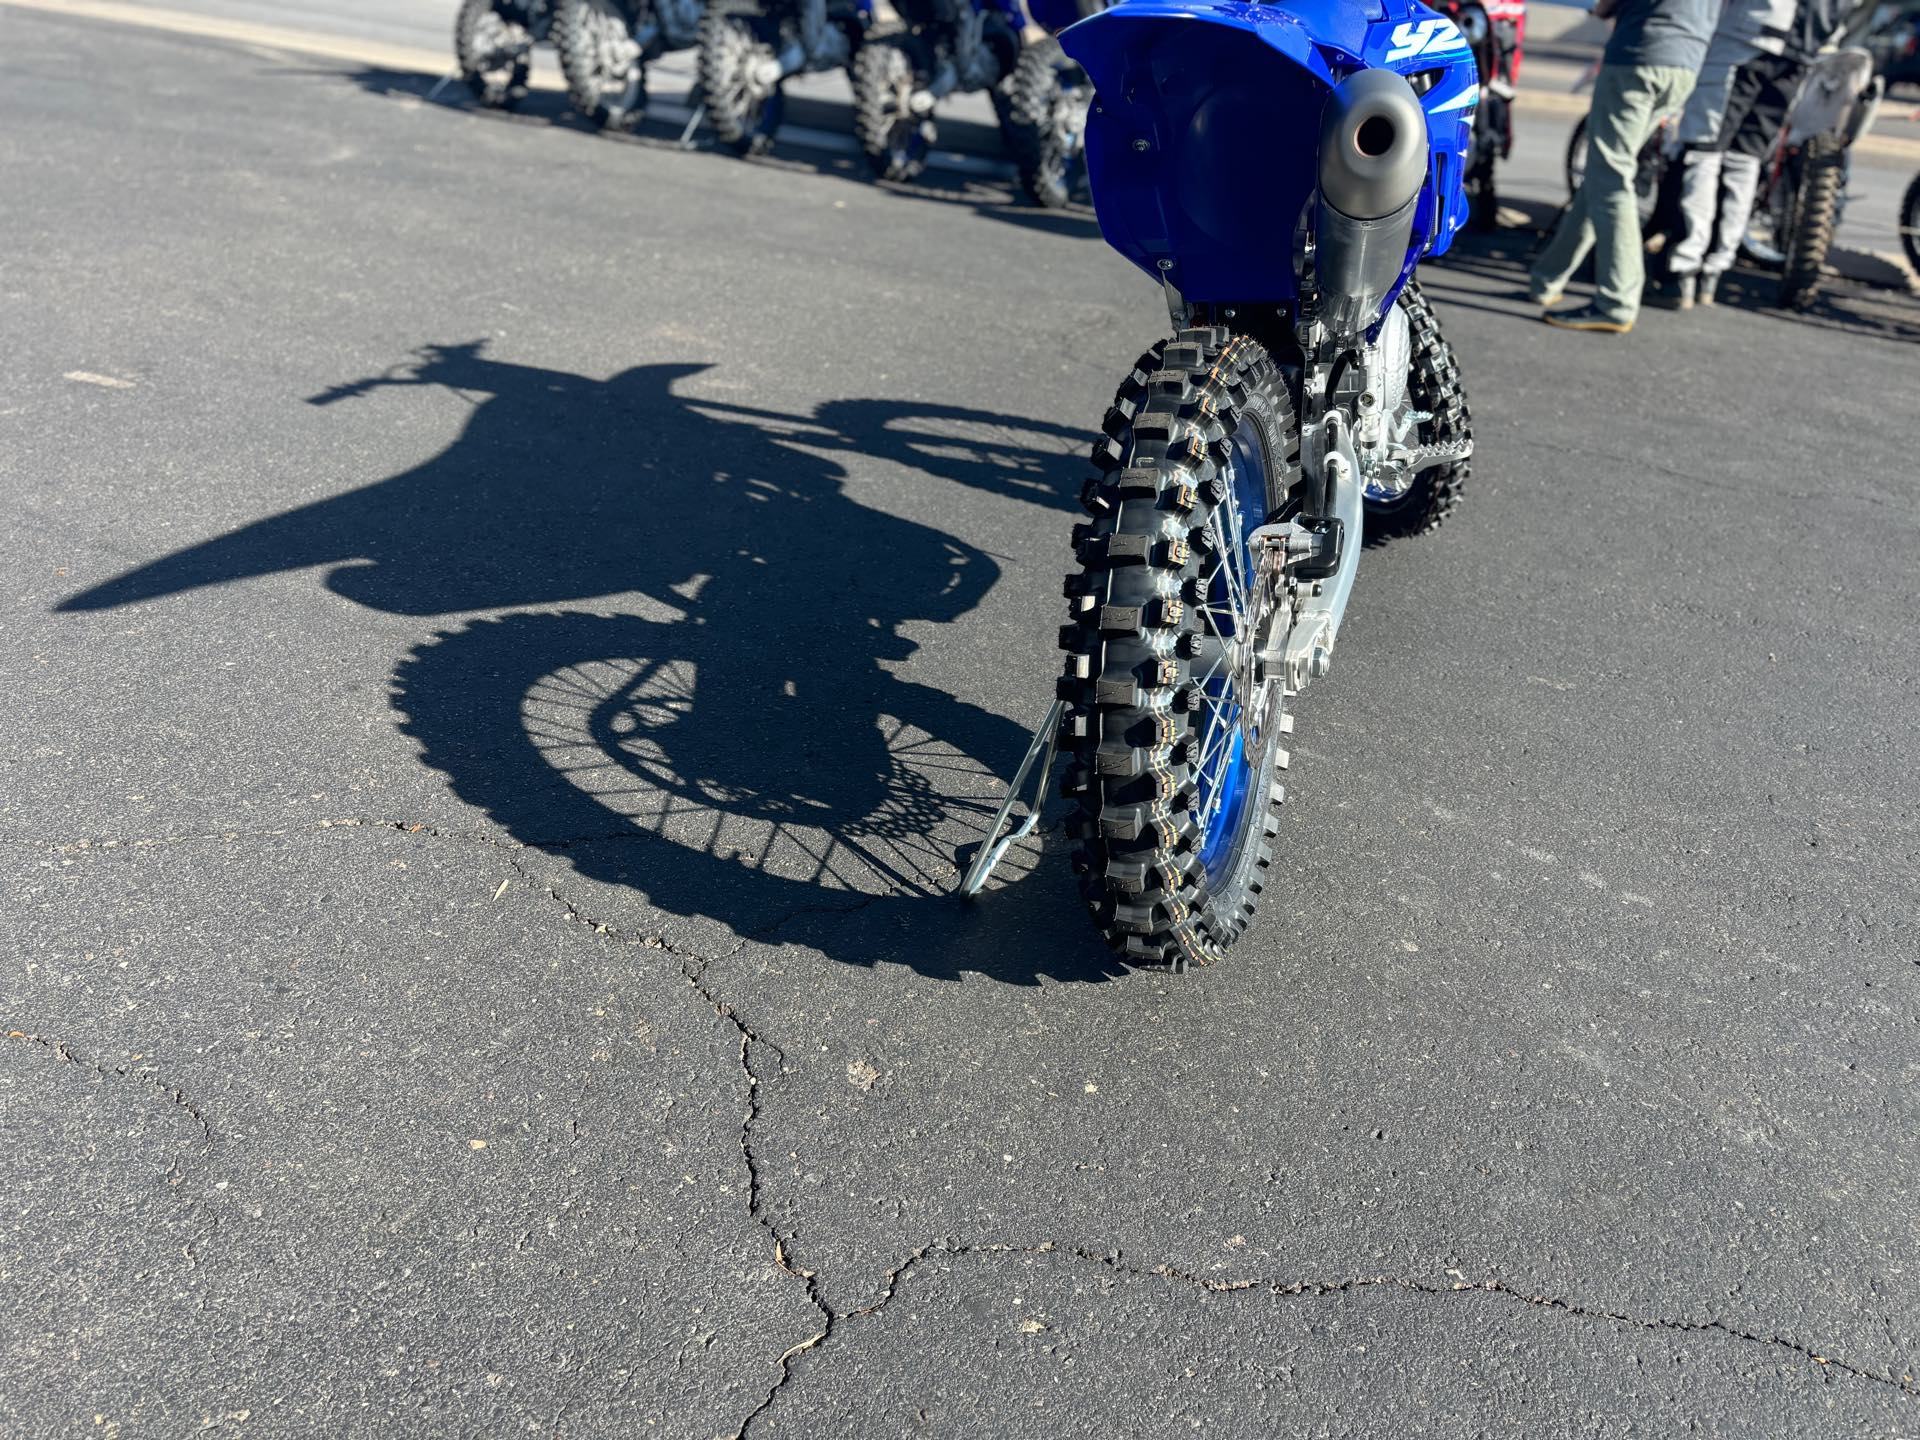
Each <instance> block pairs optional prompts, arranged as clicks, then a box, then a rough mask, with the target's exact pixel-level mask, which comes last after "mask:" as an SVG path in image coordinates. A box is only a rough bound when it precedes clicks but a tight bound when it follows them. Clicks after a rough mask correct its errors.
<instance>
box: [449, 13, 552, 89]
mask: <svg viewBox="0 0 1920 1440" xmlns="http://www.w3.org/2000/svg"><path fill="white" fill-rule="evenodd" d="M499 25H506V26H511V27H513V28H514V29H517V30H519V31H520V32H521V33H522V34H523V35H524V36H525V37H526V44H525V45H524V46H521V47H518V48H517V49H515V50H511V51H502V50H500V49H499V48H498V47H497V46H496V45H495V44H494V43H493V38H492V37H493V35H494V33H495V32H496V30H497V26H499ZM532 54H533V37H532V35H531V33H529V32H527V30H526V28H525V26H523V25H521V23H520V16H519V13H518V12H517V11H515V12H513V13H512V14H506V13H502V9H501V7H500V6H499V4H498V3H497V0H461V4H460V9H459V11H458V12H457V13H456V14H455V15H454V18H453V59H454V64H456V65H457V66H459V68H460V78H461V79H462V80H463V81H465V82H466V86H467V89H468V90H469V91H471V92H472V94H473V98H474V99H475V100H478V101H479V102H480V103H481V104H482V105H486V106H490V107H492V108H495V109H502V108H505V107H507V106H511V105H515V104H517V103H519V101H520V100H521V98H522V97H524V96H525V95H526V93H527V73H528V70H529V69H530V68H531V65H532Z"/></svg>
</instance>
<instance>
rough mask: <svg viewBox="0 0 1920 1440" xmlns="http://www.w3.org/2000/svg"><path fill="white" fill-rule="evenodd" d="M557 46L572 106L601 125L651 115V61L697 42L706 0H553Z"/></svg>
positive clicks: (612, 126)
mask: <svg viewBox="0 0 1920 1440" xmlns="http://www.w3.org/2000/svg"><path fill="white" fill-rule="evenodd" d="M552 10H553V48H554V49H555V50H556V51H557V52H558V53H559V56H560V73H561V74H563V75H565V76H566V78H567V94H568V95H569V96H571V97H572V99H573V104H574V108H575V109H577V110H578V111H579V112H580V113H581V114H582V115H584V116H586V117H587V119H588V120H589V121H590V122H592V123H593V124H594V125H597V126H598V127H600V128H601V129H603V130H615V131H619V130H632V129H635V128H636V127H638V126H639V124H640V122H641V121H642V120H644V119H645V118H646V115H647V66H648V65H649V64H650V63H651V62H653V61H655V60H658V59H659V58H660V57H661V56H662V55H666V54H668V53H670V52H672V51H675V50H685V49H688V48H689V47H691V46H693V45H695V44H697V43H698V40H699V26H700V22H701V16H702V15H703V14H704V13H705V11H706V0H552Z"/></svg>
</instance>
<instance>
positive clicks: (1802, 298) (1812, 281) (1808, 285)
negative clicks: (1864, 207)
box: [1780, 135, 1847, 310]
mask: <svg viewBox="0 0 1920 1440" xmlns="http://www.w3.org/2000/svg"><path fill="white" fill-rule="evenodd" d="M1846 165H1847V148H1846V145H1845V143H1844V142H1842V141H1841V140H1840V138H1839V137H1838V136H1835V135H1816V136H1814V137H1813V138H1812V139H1811V140H1808V141H1807V143H1806V144H1805V145H1803V146H1802V147H1801V149H1800V189H1799V193H1798V194H1797V195H1796V196H1795V197H1794V201H1793V205H1792V207H1791V211H1790V213H1791V215H1792V217H1793V220H1792V229H1791V230H1790V231H1789V233H1788V234H1787V235H1786V236H1785V240H1786V243H1785V244H1784V245H1782V246H1781V247H1780V248H1781V249H1782V250H1783V251H1784V252H1785V253H1786V257H1787V258H1786V261H1785V263H1784V264H1783V265H1782V266H1781V267H1780V304H1781V306H1782V307H1783V308H1785V309H1788V310H1804V309H1806V308H1807V306H1809V305H1811V304H1812V303H1813V297H1814V295H1815V293H1816V292H1818V290H1819V289H1820V272H1821V270H1822V269H1823V268H1824V267H1825V266H1826V263H1827V254H1828V252H1829V251H1831V250H1832V249H1833V232H1834V231H1835V230H1836V229H1837V228H1838V227H1839V224H1840V197H1841V192H1842V191H1843V190H1844V189H1845V188H1846V176H1847V171H1846Z"/></svg>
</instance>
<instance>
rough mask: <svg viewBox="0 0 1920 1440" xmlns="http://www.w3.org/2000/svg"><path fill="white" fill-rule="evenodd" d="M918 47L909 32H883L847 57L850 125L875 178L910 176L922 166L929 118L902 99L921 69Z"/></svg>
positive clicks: (927, 145)
mask: <svg viewBox="0 0 1920 1440" xmlns="http://www.w3.org/2000/svg"><path fill="white" fill-rule="evenodd" d="M924 50H925V47H924V46H923V45H922V43H921V42H920V40H919V39H918V38H916V37H915V36H913V35H883V36H881V37H880V38H879V39H877V40H871V41H869V42H867V43H866V44H865V45H862V46H861V47H860V49H859V51H858V52H857V53H856V54H855V55H854V57H853V66H852V70H851V79H852V82H853V130H854V134H855V135H856V136H857V137H858V139H859V141H860V149H861V150H862V151H863V152H864V153H865V154H866V157H867V164H868V166H869V167H871V168H872V170H873V177H874V179H876V180H911V179H913V177H914V176H916V175H918V174H919V173H920V172H921V171H922V170H924V169H925V168H926V164H927V153H928V151H930V150H931V149H932V148H933V140H934V134H935V132H934V125H933V119H932V117H931V116H916V115H915V114H914V113H913V112H912V111H911V110H910V109H909V108H908V104H907V100H908V97H909V96H910V95H912V94H913V91H914V89H915V87H916V86H917V85H918V84H919V80H918V76H919V75H920V74H921V73H922V72H923V71H924V70H925V57H924Z"/></svg>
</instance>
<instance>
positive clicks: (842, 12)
mask: <svg viewBox="0 0 1920 1440" xmlns="http://www.w3.org/2000/svg"><path fill="white" fill-rule="evenodd" d="M893 8H894V10H895V11H896V12H897V13H898V14H899V16H900V18H901V20H902V21H903V22H904V28H899V29H892V30H882V29H881V28H880V27H878V26H876V25H875V22H874V12H873V0H463V3H462V4H461V6H460V11H459V16H458V19H457V20H456V22H455V27H454V54H455V58H456V60H457V61H458V63H459V67H460V74H461V77H462V78H463V79H464V80H465V82H466V84H467V86H468V87H469V88H470V89H471V90H472V91H473V94H474V96H475V97H476V98H477V99H479V100H480V101H481V102H482V103H483V104H487V105H497V106H505V105H512V104H513V103H515V101H517V100H518V99H519V98H520V97H521V96H522V95H524V94H525V92H526V85H527V76H528V73H529V70H530V68H531V65H532V60H533V51H534V47H535V46H537V45H542V44H549V43H550V44H551V45H552V46H553V48H554V49H555V51H556V52H557V53H558V56H559V60H560V68H561V71H562V73H563V74H564V75H565V76H566V80H567V90H568V93H569V94H570V96H571V97H572V99H573V103H574V104H575V106H577V107H578V109H579V110H580V112H581V113H582V114H583V115H585V116H586V117H587V118H588V119H589V120H590V121H591V122H592V123H593V124H595V125H598V126H601V127H604V128H607V129H615V130H624V129H631V128H632V127H633V126H635V125H637V124H638V123H639V122H640V120H641V119H642V118H643V117H644V116H645V114H646V109H647V66H648V65H649V64H651V63H652V62H653V61H655V60H657V59H659V58H660V57H661V56H663V55H666V54H668V53H670V52H672V51H678V50H695V51H697V52H698V66H699V69H698V75H699V89H698V98H699V103H700V104H701V105H702V106H703V107H704V110H705V116H706V121H707V124H708V125H709V126H711V127H712V130H713V133H714V135H715V136H717V137H718V139H719V141H720V143H721V144H722V145H724V146H726V147H728V148H730V149H732V150H734V151H736V152H738V153H739V154H742V155H751V154H755V153H757V152H759V151H762V150H764V149H766V148H767V147H768V146H769V145H771V144H772V143H773V136H774V132H775V131H776V130H778V129H779V127H780V123H781V120H782V117H783V113H784V110H785V91H784V86H785V82H786V81H787V79H788V77H790V76H793V75H800V74H807V73H812V72H818V71H826V70H844V71H846V72H847V76H848V79H849V80H850V81H851V83H852V85H853V95H854V127H855V130H856V132H857V134H858V138H859V141H860V146H861V149H862V150H864V151H865V152H866V156H867V160H868V163H869V164H870V165H871V166H872V167H873V173H874V174H875V176H877V177H878V178H880V179H883V180H907V179H911V178H912V177H913V176H915V175H917V174H918V173H919V172H920V171H921V169H922V168H923V167H924V166H925V165H926V162H927V157H928V154H929V153H930V151H931V149H932V147H933V143H934V140H935V127H934V118H933V116H934V109H935V107H936V106H937V105H938V104H939V102H940V101H941V100H942V99H944V98H946V97H947V96H950V95H958V94H965V93H968V92H972V91H985V92H986V94H987V95H988V97H989V98H990V99H991V100H992V102H993V108H994V114H995V115H996V117H997V118H998V120H999V122H1000V130H1001V133H1002V136H1003V137H1004V139H1005V141H1006V145H1007V149H1008V152H1009V153H1010V154H1011V155H1012V156H1013V158H1014V162H1015V164H1016V166H1017V167H1018V169H1019V172H1020V183H1021V186H1022V188H1023V189H1024V190H1025V191H1026V193H1027V194H1028V196H1029V197H1031V198H1032V199H1033V200H1034V201H1035V202H1036V203H1038V204H1041V205H1045V206H1049V207H1053V206H1060V205H1064V204H1066V203H1067V201H1068V199H1069V198H1070V196H1071V193H1072V190H1073V187H1074V184H1075V176H1076V170H1077V169H1078V166H1079V162H1080V153H1081V137H1082V134H1083V132H1084V130H1085V126H1086V116H1087V109H1088V106H1089V104H1090V103H1091V99H1092V88H1091V86H1089V85H1088V83H1087V79H1086V75H1085V72H1084V71H1082V70H1080V68H1079V67H1078V66H1076V65H1075V64H1074V63H1073V62H1072V61H1070V60H1068V58H1067V57H1066V55H1065V53H1064V52H1063V51H1062V50H1061V49H1060V46H1059V44H1058V42H1057V41H1055V40H1054V39H1053V38H1052V36H1053V34H1054V33H1056V32H1058V31H1059V30H1061V29H1064V28H1065V27H1066V26H1068V25H1070V24H1072V23H1073V22H1074V21H1075V20H1078V19H1081V18H1082V17H1083V16H1085V15H1089V14H1092V13H1094V12H1095V11H1098V10H1099V9H1101V8H1102V4H1101V3H1100V0H1027V3H1026V5H1025V7H1024V9H1023V7H1022V4H1021V0H894V5H893ZM1029 15H1031V17H1032V20H1033V23H1034V24H1035V25H1037V26H1039V27H1041V28H1042V29H1044V30H1045V31H1046V32H1047V34H1046V37H1045V38H1043V39H1038V40H1030V39H1029V38H1028V37H1029V35H1030V34H1031V31H1030V28H1029V26H1028V23H1027V20H1028V16H1029Z"/></svg>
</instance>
